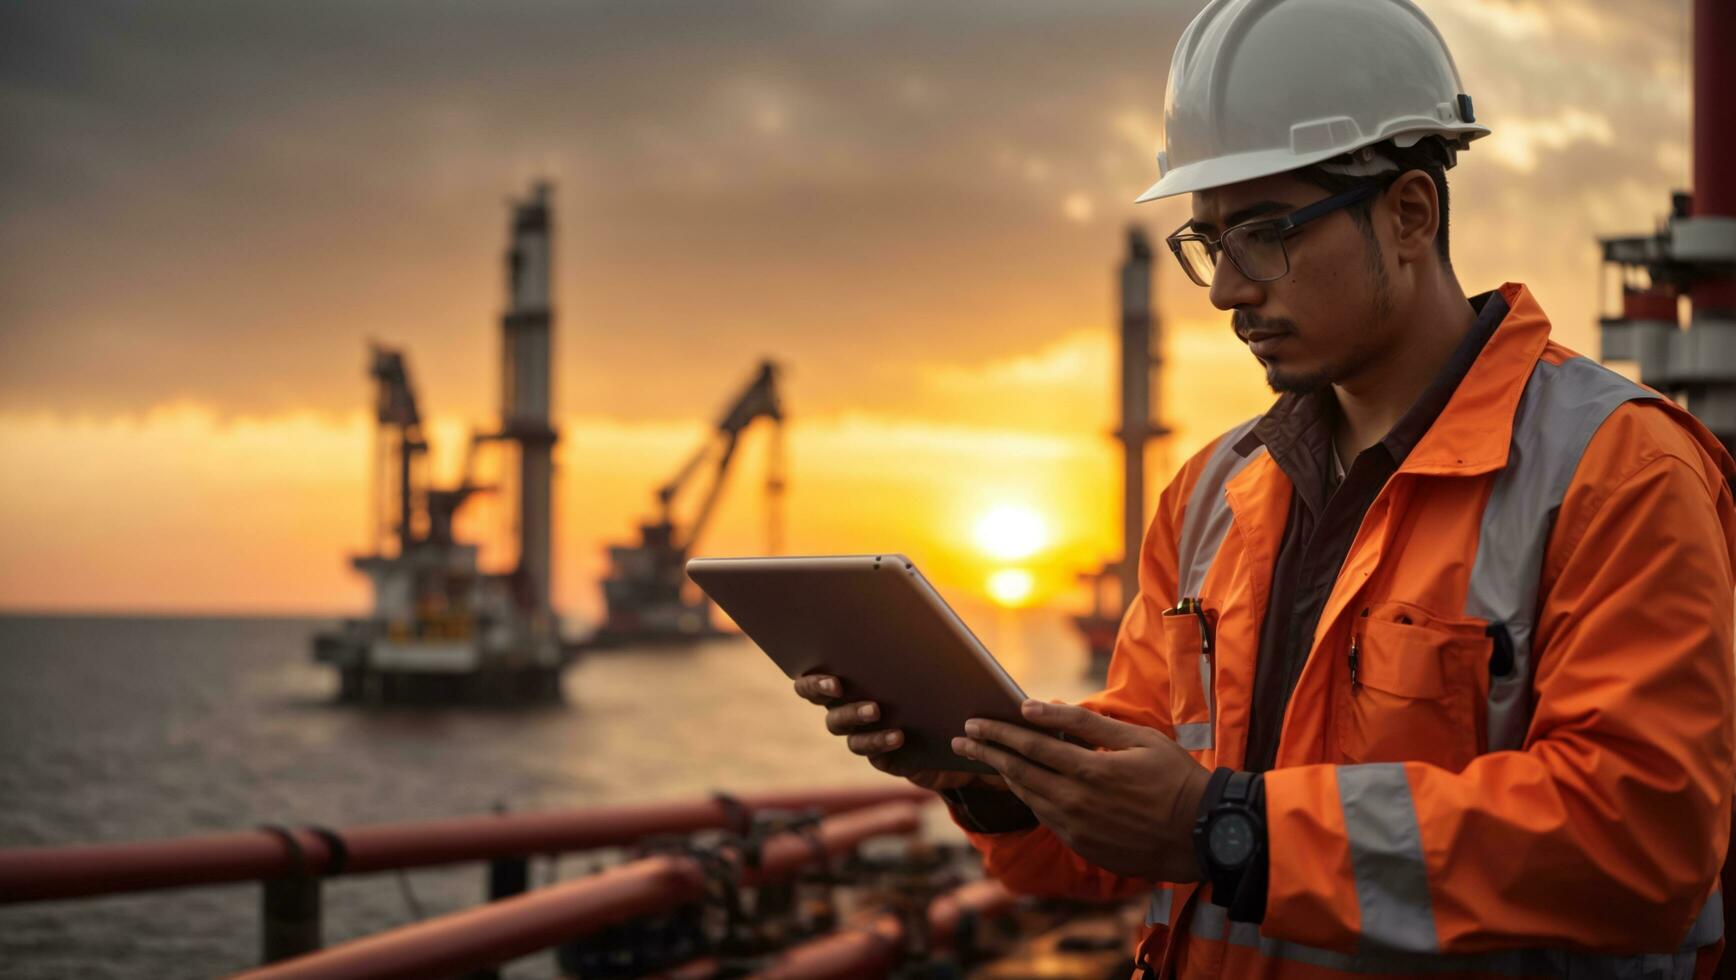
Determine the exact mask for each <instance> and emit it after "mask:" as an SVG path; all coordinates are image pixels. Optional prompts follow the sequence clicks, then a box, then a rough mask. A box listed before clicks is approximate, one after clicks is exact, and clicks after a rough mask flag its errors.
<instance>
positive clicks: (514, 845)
mask: <svg viewBox="0 0 1736 980" xmlns="http://www.w3.org/2000/svg"><path fill="white" fill-rule="evenodd" d="M934 798H935V797H934V795H933V794H932V793H929V792H928V791H926V790H921V789H917V788H916V787H914V786H911V785H909V784H908V783H903V782H900V783H898V784H896V785H890V786H877V787H853V788H842V789H829V790H815V791H808V792H781V793H759V794H753V795H748V796H742V797H739V798H738V799H739V800H740V802H741V803H742V805H743V806H745V807H747V808H749V809H751V810H801V809H809V808H813V809H819V810H821V811H823V812H825V813H840V812H844V811H848V810H854V809H859V808H861V807H865V806H873V805H875V804H879V803H886V802H891V801H900V800H902V801H927V800H932V799H934ZM728 819H729V812H728V810H727V809H726V808H725V807H724V806H723V804H721V803H719V802H717V801H716V800H699V801H692V802H684V803H653V804H639V805H632V806H611V807H593V808H589V809H584V810H564V811H551V812H545V813H520V814H502V815H499V816H486V817H460V818H457V819H452V820H434V821H423V822H418V823H392V824H373V825H370V826H362V827H354V828H351V829H348V830H344V831H341V836H342V838H343V841H344V845H345V848H346V850H347V851H348V855H349V857H348V860H347V862H346V863H345V865H344V867H343V873H345V874H350V873H360V872H368V871H386V870H391V869H396V868H414V867H422V866H426V865H433V864H452V863H456V862H461V861H486V860H490V859H492V858H497V857H509V856H514V855H521V854H557V853H563V852H572V851H582V850H587V849H590V848H597V847H610V846H618V845H623V844H630V843H632V842H633V841H636V840H641V839H644V838H646V837H652V836H658V835H663V834H687V833H693V832H695V831H700V830H712V829H717V828H721V827H725V826H727V824H728ZM292 833H293V834H294V836H295V839H296V842H297V843H298V844H299V845H300V847H301V851H302V854H303V855H304V860H305V866H304V870H305V871H306V872H308V873H310V874H323V873H325V872H326V871H327V869H329V868H330V867H331V866H332V853H331V849H330V847H329V846H328V844H327V843H326V841H325V840H324V839H323V838H321V837H320V836H319V835H317V834H314V833H312V832H311V831H307V830H295V831H292ZM295 870H296V868H295V863H294V861H293V859H292V857H291V854H290V851H289V849H288V848H287V847H286V846H285V844H284V842H283V840H282V838H280V837H279V836H278V835H277V834H275V833H269V832H265V831H252V832H248V833H234V834H214V835H207V836H202V837H186V838H181V839H179V840H159V841H137V842H131V843H124V844H82V845H73V846H67V847H28V848H24V847H21V848H7V849H3V850H0V904H5V903H11V902H32V901H43V900H45V899H55V898H81V897H85V896H89V895H109V894H115V893H118V892H132V891H143V890H147V889H152V888H177V887H185V886H189V885H214V884H221V883H226V882H236V881H251V880H255V879H260V878H276V877H281V876H284V875H289V874H292V873H294V872H295Z"/></svg>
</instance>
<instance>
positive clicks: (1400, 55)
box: [1139, 0, 1489, 201]
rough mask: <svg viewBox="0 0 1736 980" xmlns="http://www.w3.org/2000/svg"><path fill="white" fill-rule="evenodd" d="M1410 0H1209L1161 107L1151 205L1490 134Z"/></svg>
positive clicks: (1183, 46)
mask: <svg viewBox="0 0 1736 980" xmlns="http://www.w3.org/2000/svg"><path fill="white" fill-rule="evenodd" d="M1474 118H1475V117H1474V116H1473V114H1472V109H1471V98H1470V96H1468V95H1466V94H1464V90H1463V89H1461V88H1460V86H1459V71H1458V69H1457V68H1456V67H1454V65H1453V56H1452V55H1451V54H1450V53H1448V51H1447V45H1446V42H1444V41H1442V40H1441V35H1440V32H1439V31H1437V30H1435V25H1434V24H1433V23H1431V22H1430V21H1429V19H1428V17H1427V16H1426V15H1424V14H1423V12H1422V11H1421V10H1419V9H1417V6H1416V4H1414V3H1411V2H1410V0H1211V2H1210V3H1208V4H1207V5H1206V7H1205V9H1204V10H1202V11H1200V12H1199V15H1198V16H1196V17H1195V18H1194V19H1193V23H1191V24H1189V25H1188V26H1187V30H1185V31H1183V32H1182V35H1181V40H1180V41H1179V42H1177V44H1176V46H1175V58H1174V60H1172V61H1171V62H1170V66H1169V86H1168V90H1167V91H1166V92H1165V93H1164V98H1163V149H1162V150H1161V151H1160V152H1159V153H1158V154H1157V168H1158V172H1159V173H1160V174H1161V175H1162V176H1161V178H1160V179H1159V180H1158V182H1157V183H1155V184H1153V185H1151V188H1150V189H1149V190H1147V191H1146V192H1145V193H1144V194H1141V195H1140V196H1139V200H1141V201H1152V200H1156V199H1158V198H1160V197H1172V196H1174V195H1176V194H1188V193H1191V192H1193V191H1202V190H1207V189H1209V188H1213V187H1222V186H1223V185H1225V184H1234V183H1236V182H1238V181H1243V180H1252V179H1254V178H1256V177H1266V176H1270V175H1272V174H1278V173H1283V172H1285V171H1287V170H1295V169H1297V168H1298V167H1306V166H1308V165H1310V164H1314V163H1319V162H1321V161H1324V160H1330V159H1331V158H1333V157H1336V156H1339V155H1342V154H1345V153H1350V152H1352V151H1354V150H1358V149H1360V148H1362V147H1366V146H1369V145H1371V144H1374V143H1378V142H1381V141H1383V140H1392V141H1393V143H1394V144H1395V145H1397V146H1401V147H1403V146H1410V145H1412V144H1414V143H1416V141H1417V140H1419V139H1422V138H1424V137H1426V136H1439V137H1442V138H1443V140H1444V142H1445V143H1446V144H1447V146H1448V148H1449V153H1448V165H1449V166H1450V165H1451V162H1452V153H1451V152H1450V151H1452V150H1457V149H1460V148H1463V147H1464V146H1465V145H1466V144H1467V143H1469V142H1470V141H1471V140H1473V139H1476V138H1477V137H1479V136H1486V135H1488V133H1489V128H1488V127H1487V126H1480V125H1478V124H1477V123H1476V122H1475V121H1474Z"/></svg>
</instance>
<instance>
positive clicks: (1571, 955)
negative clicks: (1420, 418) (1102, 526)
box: [970, 283, 1736, 978]
mask: <svg viewBox="0 0 1736 980" xmlns="http://www.w3.org/2000/svg"><path fill="white" fill-rule="evenodd" d="M1501 294H1502V296H1503V297H1505V299H1506V301H1507V304H1508V308H1509V313H1508V315H1507V317H1506V318H1505V319H1504V320H1503V321H1502V323H1501V325H1500V327H1499V328H1498V329H1497V330H1496V331H1495V333H1494V334H1493V336H1492V337H1491V338H1490V339H1489V341H1488V344H1487V346H1486V347H1485V348H1484V349H1483V351H1482V353H1481V354H1480V356H1479V357H1478V358H1477V360H1476V362H1475V364H1473V366H1472V367H1471V369H1470V372H1469V373H1468V374H1467V375H1466V376H1465V378H1464V380H1463V381H1462V382H1461V383H1460V384H1459V386H1458V389H1457V390H1456V391H1455V392H1454V393H1453V396H1452V400H1451V401H1450V402H1448V404H1447V406H1446V408H1445V409H1444V410H1443V411H1442V412H1441V414H1440V416H1439V418H1437V419H1436V421H1435V423H1434V425H1433V426H1432V427H1431V428H1430V429H1429V430H1428V432H1427V434H1425V435H1424V436H1423V438H1422V440H1421V441H1420V442H1419V443H1418V444H1417V446H1416V448H1415V449H1414V450H1412V452H1411V453H1410V455H1409V456H1408V457H1407V458H1406V459H1405V460H1404V462H1403V464H1402V465H1401V466H1400V467H1399V469H1398V472H1397V473H1396V474H1394V476H1393V477H1392V478H1391V480H1389V481H1388V482H1387V484H1386V485H1385V486H1384V487H1383V488H1382V489H1381V491H1380V494H1379V496H1378V497H1377V498H1376V499H1375V500H1374V502H1373V503H1372V504H1371V505H1370V507H1369V509H1368V512H1367V514H1366V516H1365V517H1364V518H1363V521H1362V525H1361V527H1360V528H1359V529H1358V531H1357V535H1356V538H1355V540H1354V542H1353V543H1352V545H1351V547H1350V551H1349V554H1348V555H1347V556H1346V558H1345V560H1344V564H1343V566H1342V567H1341V568H1340V569H1339V573H1338V578H1337V580H1336V582H1335V583H1334V586H1333V589H1332V592H1331V595H1330V597H1329V598H1328V600H1327V602H1326V606H1325V609H1324V611H1323V612H1322V614H1321V618H1320V623H1319V627H1318V628H1317V630H1316V631H1315V634H1314V641H1313V645H1312V647H1311V648H1310V651H1309V654H1308V659H1307V662H1306V665H1305V666H1304V667H1303V669H1302V674H1301V677H1300V679H1299V680H1298V682H1297V684H1296V688H1295V691H1294V693H1293V694H1292V696H1291V698H1290V701H1289V705H1288V707H1287V709H1286V711H1285V714H1284V719H1283V726H1282V734H1281V740H1280V743H1279V747H1278V756H1277V764H1276V768H1274V769H1273V770H1272V771H1270V772H1268V773H1267V774H1266V777H1265V786H1266V821H1267V833H1268V847H1267V850H1268V854H1269V861H1270V879H1269V884H1268V892H1267V899H1266V910H1265V919H1264V921H1263V922H1262V923H1260V924H1258V925H1255V924H1251V923H1236V922H1230V921H1228V919H1227V917H1226V914H1225V910H1224V909H1223V908H1222V907H1221V906H1218V905H1216V904H1214V903H1211V902H1208V901H1206V897H1207V892H1208V889H1209V886H1205V885H1176V886H1169V885H1163V884H1160V883H1155V882H1150V881H1143V880H1137V879H1129V878H1124V877H1119V876H1117V875H1114V874H1112V873H1110V872H1107V871H1104V870H1102V869H1100V868H1097V867H1094V866H1092V865H1089V864H1087V863H1086V862H1085V861H1084V860H1083V859H1081V858H1080V857H1078V856H1077V855H1076V854H1074V853H1073V852H1071V851H1069V850H1068V849H1067V848H1066V847H1065V846H1064V845H1063V844H1062V843H1061V842H1060V841H1059V839H1058V838H1056V837H1055V836H1054V835H1053V834H1052V833H1050V832H1049V831H1048V830H1047V829H1045V828H1042V827H1038V828H1036V829H1033V830H1027V831H1020V832H1014V833H1007V834H971V835H970V836H971V840H972V843H973V844H975V845H976V846H977V847H978V848H979V849H980V850H981V851H982V852H983V853H984V855H985V861H986V865H987V868H988V870H989V872H990V873H991V874H993V875H994V876H996V877H998V878H1000V879H1001V880H1002V881H1003V882H1004V883H1005V884H1007V885H1008V887H1010V888H1012V889H1013V890H1015V891H1021V892H1028V893H1035V894H1048V895H1070V896H1077V897H1097V898H1111V897H1125V896H1133V895H1137V894H1141V893H1144V892H1150V893H1151V898H1150V906H1149V909H1150V910H1149V912H1148V916H1147V925H1148V926H1149V930H1148V932H1147V934H1146V937H1145V939H1144V941H1143V943H1142V944H1141V948H1140V952H1141V956H1142V959H1143V961H1144V962H1146V963H1148V964H1150V965H1152V966H1153V967H1158V966H1160V965H1161V968H1162V969H1164V970H1165V971H1168V970H1174V971H1176V973H1177V975H1179V976H1181V977H1188V978H1191V977H1231V978H1241V977H1253V976H1277V977H1329V976H1340V975H1343V974H1345V973H1356V974H1364V975H1366V974H1370V973H1374V974H1379V973H1394V974H1406V973H1420V972H1427V973H1430V974H1433V975H1454V974H1457V975H1472V976H1506V977H1511V976H1542V977H1549V976H1566V975H1573V976H1622V977H1626V976H1635V977H1637V976H1647V977H1652V976H1660V977H1674V976H1683V977H1688V976H1694V975H1696V971H1698V973H1699V975H1706V973H1707V971H1709V970H1710V969H1711V966H1712V964H1713V962H1714V961H1715V960H1716V958H1717V956H1718V954H1719V953H1720V952H1721V951H1722V948H1723V931H1724V930H1723V906H1722V900H1721V894H1720V892H1719V890H1718V885H1717V877H1718V871H1719V868H1720V865H1721V864H1722V862H1723V859H1724V855H1725V847H1726V842H1727V839H1728V834H1729V831H1730V827H1731V822H1730V820H1731V812H1730V807H1731V789H1732V785H1733V781H1736V724H1733V721H1732V698H1733V688H1736V678H1733V670H1732V645H1731V644H1732V632H1733V625H1736V601H1733V597H1736V592H1733V588H1736V586H1733V572H1732V563H1733V560H1736V559H1733V556H1736V505H1733V504H1732V500H1731V492H1730V483H1729V481H1730V479H1731V478H1732V476H1733V475H1736V462H1733V461H1732V459H1731V458H1730V456H1729V454H1728V453H1726V452H1725V450H1724V448H1723V447H1722V446H1721V445H1720V444H1719V443H1718V441H1717V440H1716V439H1715V438H1714V437H1713V436H1712V435H1711V434H1710V433H1709V432H1708V431H1707V430H1706V429H1705V428H1704V427H1703V426H1702V425H1701V424H1700V423H1699V422H1698V421H1696V420H1695V419H1694V418H1693V417H1692V416H1690V415H1689V414H1687V412H1685V411H1684V410H1682V409H1681V408H1679V407H1677V406H1676V405H1674V404H1673V403H1671V402H1669V401H1668V400H1666V399H1664V398H1662V397H1661V396H1659V395H1658V394H1657V393H1656V392H1653V391H1651V390H1650V389H1648V388H1644V387H1641V386H1639V385H1636V384H1634V383H1632V382H1630V381H1627V380H1626V379H1624V378H1622V377H1621V376H1620V375H1618V374H1616V373H1614V372H1612V371H1609V370H1608V369H1606V368H1604V367H1602V366H1601V365H1599V364H1597V363H1595V362H1593V361H1591V360H1589V359H1587V358H1584V357H1581V356H1579V355H1576V354H1574V353H1573V352H1572V351H1569V350H1568V349H1566V348H1564V347H1562V346H1561V345H1559V344H1556V343H1554V342H1552V341H1551V340H1550V339H1549V321H1548V319H1547V318H1546V317H1545V316H1544V314H1543V312H1542V310H1541V309H1540V308H1539V307H1538V305H1537V303H1536V301H1535V300H1534V299H1533V298H1532V296H1531V294H1530V292H1529V291H1527V290H1526V288H1525V287H1524V286H1522V285H1518V284H1513V283H1509V284H1507V285H1505V286H1503V287H1502V288H1501ZM1251 424H1252V423H1251V422H1250V423H1247V424H1245V425H1243V426H1242V427H1240V428H1238V429H1236V430H1233V431H1231V432H1230V433H1227V434H1225V435H1224V436H1221V437H1220V438H1219V439H1217V440H1216V441H1215V442H1213V443H1212V444H1211V445H1209V446H1207V447H1206V448H1205V449H1204V450H1203V451H1201V452H1200V453H1199V454H1198V455H1196V456H1194V457H1193V458H1192V459H1190V460H1189V461H1188V462H1187V463H1186V464H1185V465H1184V466H1183V467H1182V468H1181V471H1180V472H1179V474H1178V475H1177V476H1176V478H1175V479H1174V481H1173V482H1172V483H1171V484H1170V485H1169V487H1168V488H1167V489H1166V490H1165V491H1164V493H1163V496H1162V499H1161V501H1160V503H1159V505H1158V510H1157V516H1156V518H1155V519H1154V520H1153V522H1152V524H1151V525H1150V527H1149V529H1148V530H1147V533H1146V536H1145V543H1144V546H1143V548H1142V550H1141V554H1140V565H1139V583H1140V591H1139V595H1138V597H1137V598H1136V599H1135V601H1134V602H1133V603H1132V605H1131V606H1130V607H1129V609H1128V611H1127V614H1126V617H1125V618H1124V619H1123V621H1122V623H1121V629H1120V633H1119V635H1118V637H1117V639H1116V643H1115V651H1114V656H1113V659H1112V660H1111V662H1110V667H1109V678H1108V684H1107V686H1106V688H1105V689H1104V690H1103V691H1102V692H1101V693H1099V694H1097V695H1095V696H1093V697H1092V698H1091V699H1089V700H1088V701H1087V702H1086V703H1087V704H1088V705H1089V706H1090V707H1092V708H1094V709H1096V710H1098V711H1100V712H1102V713H1104V714H1107V715H1110V716H1112V717H1115V718H1118V719H1121V720H1123V721H1127V722H1132V723H1136V724H1140V725H1146V726H1149V727H1152V728H1155V729H1158V730H1159V731H1162V732H1164V733H1166V734H1168V735H1170V736H1171V737H1173V738H1175V739H1176V740H1177V741H1178V742H1179V743H1180V744H1181V745H1182V746H1183V747H1185V748H1187V749H1189V750H1191V752H1192V754H1193V756H1194V758H1196V759H1198V760H1199V762H1200V763H1201V764H1203V765H1205V766H1207V767H1215V766H1230V767H1233V768H1236V767H1240V766H1241V764H1242V761H1243V755H1244V751H1245V746H1246V743H1247V732H1248V713H1249V710H1250V707H1251V705H1252V703H1253V688H1254V660H1255V655H1256V651H1257V649H1258V646H1259V636H1260V626H1261V620H1262V619H1263V617H1264V616H1265V613H1266V600H1267V590H1268V589H1269V587H1270V583H1271V580H1272V569H1273V564H1274V562H1275V561H1276V558H1277V549H1278V544H1279V541H1280V539H1281V537H1282V535H1283V532H1284V522H1285V519H1286V516H1287V513H1288V508H1289V503H1290V493H1291V485H1290V482H1289V480H1288V479H1287V478H1286V477H1285V476H1284V474H1283V473H1282V472H1281V471H1280V470H1279V468H1278V466H1277V465H1276V464H1275V463H1273V462H1272V460H1271V458H1270V457H1269V456H1268V455H1267V454H1266V452H1265V450H1264V449H1263V448H1259V449H1255V450H1254V451H1252V452H1251V453H1250V454H1249V456H1248V457H1247V458H1243V457H1242V456H1240V455H1238V454H1237V453H1236V452H1234V450H1233V449H1232V448H1231V447H1232V446H1233V445H1234V444H1235V442H1236V441H1237V440H1238V439H1239V438H1240V436H1241V435H1242V433H1244V432H1246V431H1247V429H1248V427H1249V426H1251ZM1183 598H1197V599H1199V600H1200V601H1201V602H1203V604H1204V606H1205V609H1206V611H1207V614H1208V619H1209V620H1211V621H1213V622H1214V623H1215V630H1216V644H1215V653H1214V654H1213V656H1211V657H1209V658H1208V657H1206V656H1205V655H1204V654H1203V652H1202V651H1203V649H1204V647H1203V644H1202V636H1201V627H1200V622H1199V619H1198V618H1197V617H1196V616H1193V615H1179V614H1172V612H1171V611H1173V610H1174V609H1175V607H1176V606H1177V604H1178V600H1180V599H1183ZM1353 655H1354V657H1355V658H1356V667H1355V670H1356V678H1355V682H1354V683H1353V681H1352V676H1351V671H1352V666H1351V658H1352V656H1353Z"/></svg>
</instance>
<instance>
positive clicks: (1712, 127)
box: [1690, 0, 1736, 312]
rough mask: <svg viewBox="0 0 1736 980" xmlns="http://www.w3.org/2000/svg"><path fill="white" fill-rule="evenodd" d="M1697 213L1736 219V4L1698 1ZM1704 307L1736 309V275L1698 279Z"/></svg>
mask: <svg viewBox="0 0 1736 980" xmlns="http://www.w3.org/2000/svg"><path fill="white" fill-rule="evenodd" d="M1693 31H1694V216H1695V217H1697V218H1703V217H1720V218H1736V108H1732V107H1733V106H1736V53H1732V52H1736V3H1731V2H1730V0H1695V3H1694V26H1693ZM1690 294H1691V295H1692V297H1693V301H1694V309H1695V311H1696V312H1698V311H1702V310H1704V311H1708V312H1710V311H1714V310H1716V311H1720V312H1728V311H1732V310H1736V277H1732V276H1729V275H1726V276H1723V277H1720V278H1713V279H1705V280H1702V281H1699V282H1696V283H1694V284H1693V286H1692V288H1691V290H1690Z"/></svg>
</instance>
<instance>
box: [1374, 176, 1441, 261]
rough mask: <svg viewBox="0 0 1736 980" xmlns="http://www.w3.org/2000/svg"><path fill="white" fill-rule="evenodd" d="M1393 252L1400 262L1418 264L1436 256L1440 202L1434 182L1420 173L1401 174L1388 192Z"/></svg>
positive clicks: (1387, 199) (1439, 224) (1439, 223)
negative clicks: (1428, 257)
mask: <svg viewBox="0 0 1736 980" xmlns="http://www.w3.org/2000/svg"><path fill="white" fill-rule="evenodd" d="M1386 201H1387V205H1388V210H1389V211H1390V218H1389V220H1390V222H1391V224H1390V228H1391V231H1392V235H1393V251H1394V252H1395V253H1396V255H1397V257H1398V260H1399V261H1400V262H1419V261H1422V260H1423V259H1424V258H1425V257H1427V256H1429V255H1432V254H1434V250H1435V232H1436V231H1437V230H1438V229H1439V228H1440V226H1441V199H1440V196H1439V195H1438V194H1436V192H1435V182H1434V180H1432V179H1431V178H1430V177H1429V175H1428V174H1426V173H1424V172H1423V171H1421V170H1410V171H1407V172H1405V173H1404V174H1402V175H1401V176H1400V177H1399V178H1398V179H1397V180H1395V181H1393V182H1392V185H1391V186H1390V187H1388V188H1387V189H1386Z"/></svg>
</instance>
